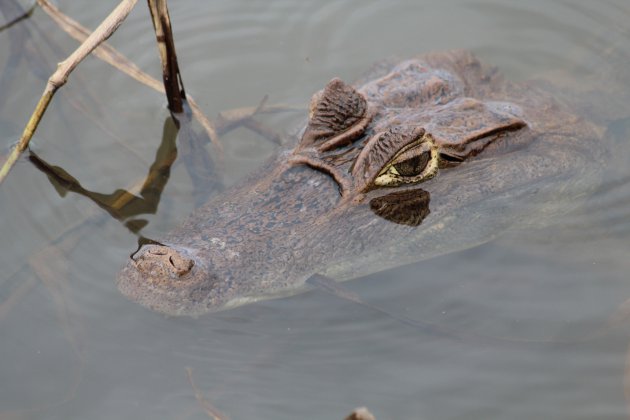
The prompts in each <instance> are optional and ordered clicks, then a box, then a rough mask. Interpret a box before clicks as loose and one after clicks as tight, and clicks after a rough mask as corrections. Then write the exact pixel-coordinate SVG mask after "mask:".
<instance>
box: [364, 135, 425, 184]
mask: <svg viewBox="0 0 630 420" xmlns="http://www.w3.org/2000/svg"><path fill="white" fill-rule="evenodd" d="M424 133H425V131H424V129H423V128H420V127H411V128H402V127H392V128H390V129H389V130H387V131H384V132H382V133H378V134H376V135H375V136H373V137H372V138H371V139H370V140H369V141H368V142H367V143H366V145H365V147H364V148H363V150H361V153H359V156H358V157H357V160H356V161H355V162H354V165H353V168H352V177H353V178H354V179H355V182H356V183H357V187H358V189H359V190H360V191H365V190H367V189H369V186H370V185H371V184H372V181H374V178H376V177H377V176H378V174H379V172H380V171H381V169H382V168H383V166H385V164H386V163H387V162H389V161H390V160H391V159H392V158H393V157H394V156H395V155H396V153H398V152H399V151H400V149H402V148H403V147H405V146H407V145H408V144H410V143H412V142H414V141H416V140H418V139H419V138H421V137H422V136H424Z"/></svg>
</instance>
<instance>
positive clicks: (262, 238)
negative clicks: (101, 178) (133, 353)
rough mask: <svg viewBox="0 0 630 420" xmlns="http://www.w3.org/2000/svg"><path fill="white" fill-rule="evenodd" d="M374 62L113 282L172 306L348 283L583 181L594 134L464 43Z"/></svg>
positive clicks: (192, 308) (479, 235)
mask: <svg viewBox="0 0 630 420" xmlns="http://www.w3.org/2000/svg"><path fill="white" fill-rule="evenodd" d="M385 67H386V68H385V69H384V70H383V69H381V70H380V74H378V75H377V77H374V78H372V79H370V80H368V81H367V82H366V83H364V84H363V85H362V86H361V87H360V88H359V89H358V90H357V89H355V88H353V87H352V86H350V85H348V84H346V83H344V82H342V81H341V80H339V79H333V80H332V81H331V82H329V83H328V85H327V86H326V87H325V88H324V89H323V90H322V91H321V92H319V93H317V94H315V95H314V96H313V100H312V102H311V107H310V113H309V119H308V123H307V125H306V127H305V128H304V129H303V130H302V132H301V133H300V136H299V138H300V140H299V142H298V143H297V145H296V146H295V147H294V148H293V149H291V150H287V151H284V152H281V153H280V154H279V155H278V156H277V157H276V158H275V159H273V160H272V161H271V162H270V163H269V164H267V166H266V167H265V168H263V169H262V170H259V171H257V172H256V173H254V174H252V175H251V176H250V177H249V178H248V179H246V180H245V181H244V182H242V183H241V184H240V185H237V186H236V187H233V188H231V189H230V190H228V191H226V192H224V193H222V194H220V195H219V196H216V197H214V198H213V199H212V200H211V201H210V202H209V203H207V204H206V205H204V206H203V207H201V208H200V209H198V210H197V211H195V212H194V213H193V214H192V215H191V216H190V217H189V218H188V220H186V221H185V222H184V223H183V224H182V225H181V226H180V227H178V228H177V229H175V230H174V231H173V232H171V233H170V234H168V235H167V236H166V237H165V238H160V239H159V245H158V244H151V245H144V246H143V247H142V248H141V249H140V250H139V251H138V252H136V253H135V254H134V255H133V256H132V257H131V259H130V261H129V262H128V263H127V265H126V266H125V267H124V268H123V270H122V271H121V272H120V274H119V276H118V287H119V289H120V290H121V292H122V293H123V294H124V295H126V296H127V297H129V298H130V299H132V300H134V301H136V302H139V303H140V304H142V305H144V306H147V307H149V308H151V309H154V310H156V311H159V312H163V313H166V314H171V315H198V314H202V313H206V312H211V311H216V310H220V309H225V308H230V307H234V306H238V305H241V304H244V303H248V302H253V301H257V300H262V299H269V298H273V297H280V296H288V295H292V294H295V293H298V292H299V291H301V290H304V289H306V286H305V281H306V279H307V278H308V277H310V276H311V275H313V274H315V273H321V274H326V275H328V276H331V277H334V278H336V279H338V280H340V281H341V280H347V279H350V278H354V277H357V276H360V275H364V274H367V273H371V272H375V271H379V270H382V269H385V268H388V267H392V266H397V265H401V264H403V263H409V262H413V261H418V260H421V259H424V258H428V257H431V256H434V255H438V254H442V253H445V252H450V251H454V250H457V249H462V248H465V247H470V246H473V245H476V244H478V243H481V242H484V241H487V240H489V239H491V238H492V237H494V236H495V235H496V234H497V233H499V232H501V231H502V230H505V229H506V228H508V227H510V226H511V225H514V224H520V225H527V224H528V223H537V222H540V221H541V219H545V218H546V217H547V216H549V215H550V214H551V213H554V212H556V211H557V210H558V209H562V208H564V207H567V203H568V202H569V201H570V200H571V199H572V197H574V196H575V195H576V194H579V192H582V191H584V185H583V182H582V181H583V180H584V174H586V173H587V172H588V171H589V170H590V169H589V168H592V167H593V165H592V164H593V163H594V162H596V161H597V160H598V158H597V155H598V153H597V148H596V146H593V145H591V143H593V142H596V141H597V140H596V137H597V134H596V130H595V129H594V128H593V127H592V126H591V125H589V124H588V123H587V122H585V121H583V120H581V119H579V118H577V117H575V116H573V115H572V114H571V113H569V112H567V111H565V110H563V109H562V107H561V106H560V105H559V104H557V103H556V102H555V101H554V100H553V99H552V98H551V96H550V95H549V94H548V93H547V92H544V91H536V90H535V89H534V88H533V87H532V86H528V85H511V84H508V83H506V82H504V81H503V80H502V79H501V77H500V76H499V75H498V74H497V72H496V71H495V70H494V69H491V68H486V67H484V66H482V65H481V64H480V63H479V61H477V60H476V59H475V58H474V57H473V56H471V55H470V54H469V53H465V52H451V53H442V54H433V55H428V56H424V57H421V58H418V59H413V60H408V61H404V62H402V63H399V64H398V65H395V66H385ZM576 174H578V175H579V176H577V177H576ZM570 180H573V181H570ZM576 180H577V181H576ZM563 197H566V199H564V198H563ZM550 198H553V202H554V203H556V205H555V206H553V205H548V204H549V202H550V201H551V200H550ZM542 204H544V206H543V205H542Z"/></svg>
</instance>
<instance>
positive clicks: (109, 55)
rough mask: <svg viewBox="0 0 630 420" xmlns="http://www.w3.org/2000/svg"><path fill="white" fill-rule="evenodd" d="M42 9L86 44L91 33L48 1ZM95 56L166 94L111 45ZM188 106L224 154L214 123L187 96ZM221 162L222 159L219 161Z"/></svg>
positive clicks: (105, 46)
mask: <svg viewBox="0 0 630 420" xmlns="http://www.w3.org/2000/svg"><path fill="white" fill-rule="evenodd" d="M37 2H38V3H39V5H40V6H41V8H42V9H43V10H44V12H46V13H47V14H48V16H50V18H51V19H52V20H54V21H55V22H56V23H57V25H59V26H60V27H61V29H63V30H64V31H65V32H66V33H67V34H68V35H70V36H71V37H72V38H74V39H76V40H77V41H79V42H84V41H85V39H86V38H87V37H88V35H89V34H90V31H89V30H88V29H87V28H85V27H83V26H82V25H81V24H79V23H78V22H76V21H75V20H73V19H72V18H70V17H69V16H66V15H64V14H63V13H62V12H61V11H60V10H59V9H57V8H56V7H55V6H53V5H52V4H50V3H49V1H48V0H37ZM93 54H94V55H95V56H97V57H98V58H100V59H101V60H103V61H105V62H106V63H108V64H109V65H111V66H112V67H114V68H116V69H118V70H120V71H122V72H123V73H125V74H127V75H128V76H129V77H131V78H133V79H135V80H137V81H138V82H140V83H142V84H144V85H146V86H148V87H150V88H151V89H154V90H156V91H158V92H160V93H165V90H164V85H163V84H162V83H160V82H159V81H158V80H157V79H155V78H153V77H152V76H151V75H149V74H147V73H145V72H144V71H142V70H141V69H140V68H139V67H138V66H136V65H135V64H134V63H133V62H131V61H130V60H129V59H128V58H127V57H125V56H124V55H122V54H121V53H120V52H118V50H116V49H114V48H113V47H112V46H111V45H109V44H108V43H106V42H104V43H102V44H101V45H99V46H98V48H96V49H95V50H94V52H93ZM187 100H188V104H189V105H190V109H191V110H192V113H193V115H194V116H195V118H196V119H197V121H199V123H200V124H201V125H202V126H203V128H204V129H205V130H206V133H207V134H208V137H209V138H210V141H211V142H212V144H213V145H214V147H215V150H216V152H217V153H219V155H221V154H222V152H223V148H222V146H221V143H220V142H219V139H218V135H217V133H216V130H215V128H214V126H213V125H212V123H211V122H210V121H209V120H208V118H206V116H205V115H204V114H203V112H202V111H201V109H200V108H199V106H198V105H197V103H196V102H195V101H194V99H193V98H192V97H191V96H187ZM219 160H220V159H219Z"/></svg>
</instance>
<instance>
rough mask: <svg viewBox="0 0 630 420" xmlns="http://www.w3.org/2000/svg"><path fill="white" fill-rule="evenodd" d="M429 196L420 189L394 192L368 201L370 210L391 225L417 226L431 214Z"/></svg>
mask: <svg viewBox="0 0 630 420" xmlns="http://www.w3.org/2000/svg"><path fill="white" fill-rule="evenodd" d="M430 201H431V194H429V192H428V191H425V190H423V189H421V188H416V189H413V190H404V191H396V192H393V193H389V194H387V195H384V196H381V197H376V198H373V199H371V200H370V209H371V210H372V211H373V212H374V214H376V215H377V216H380V217H382V218H383V219H385V220H388V221H390V222H392V223H396V224H399V225H407V226H418V225H420V223H422V221H423V220H424V219H425V218H426V217H427V216H428V215H429V213H431V211H430V210H429V202H430Z"/></svg>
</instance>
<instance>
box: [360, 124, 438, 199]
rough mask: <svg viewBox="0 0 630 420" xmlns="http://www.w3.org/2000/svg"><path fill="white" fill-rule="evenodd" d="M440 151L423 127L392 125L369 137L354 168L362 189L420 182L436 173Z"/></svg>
mask: <svg viewBox="0 0 630 420" xmlns="http://www.w3.org/2000/svg"><path fill="white" fill-rule="evenodd" d="M438 160H439V159H438V150H437V146H436V144H435V141H434V139H433V137H432V136H431V134H429V133H427V132H426V131H425V130H424V129H423V128H422V127H392V128H389V129H388V130H386V131H382V132H380V133H377V134H375V135H374V136H372V138H370V140H368V142H367V143H366V144H365V147H364V148H363V150H362V151H361V153H359V156H358V157H357V159H356V161H355V162H354V164H353V167H352V176H353V177H354V179H355V183H356V184H355V185H356V186H357V188H358V189H359V190H360V191H368V190H370V189H372V188H375V187H395V186H398V185H403V184H416V183H418V182H422V181H425V180H427V179H430V178H432V177H433V176H435V174H436V173H437V170H438Z"/></svg>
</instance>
